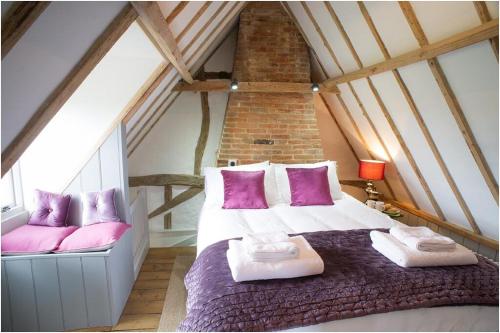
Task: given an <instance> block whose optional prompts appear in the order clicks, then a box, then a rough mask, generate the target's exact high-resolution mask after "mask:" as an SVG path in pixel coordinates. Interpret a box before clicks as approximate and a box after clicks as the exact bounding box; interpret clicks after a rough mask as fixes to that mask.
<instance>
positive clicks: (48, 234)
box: [2, 224, 78, 255]
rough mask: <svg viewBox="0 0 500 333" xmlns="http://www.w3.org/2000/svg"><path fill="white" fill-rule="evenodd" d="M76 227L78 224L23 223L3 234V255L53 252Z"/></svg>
mask: <svg viewBox="0 0 500 333" xmlns="http://www.w3.org/2000/svg"><path fill="white" fill-rule="evenodd" d="M76 229H78V227H77V226H68V227H48V226H40V225H29V224H26V225H23V226H21V227H19V228H17V229H14V230H12V231H11V232H8V233H6V234H5V235H3V236H2V255H29V254H42V253H49V252H52V251H54V250H55V249H57V247H58V246H59V244H61V242H62V241H63V240H64V239H65V238H66V237H68V236H69V235H71V234H72V233H73V232H74V231H75V230H76Z"/></svg>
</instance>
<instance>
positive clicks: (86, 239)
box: [54, 222, 131, 252]
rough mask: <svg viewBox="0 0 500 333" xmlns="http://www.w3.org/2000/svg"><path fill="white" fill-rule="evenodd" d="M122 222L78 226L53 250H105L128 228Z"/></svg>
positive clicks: (128, 226) (128, 225)
mask: <svg viewBox="0 0 500 333" xmlns="http://www.w3.org/2000/svg"><path fill="white" fill-rule="evenodd" d="M130 227H131V226H130V224H127V223H123V222H104V223H96V224H92V225H87V226H84V227H81V228H79V229H78V230H77V231H75V232H74V233H73V234H71V235H70V236H68V237H66V238H65V239H64V240H63V241H62V243H61V245H59V247H58V248H57V250H55V251H54V252H88V251H103V250H107V249H109V248H111V247H113V245H114V244H115V243H116V242H117V241H118V240H119V239H120V237H121V236H122V235H123V234H124V233H125V231H127V229H128V228H130Z"/></svg>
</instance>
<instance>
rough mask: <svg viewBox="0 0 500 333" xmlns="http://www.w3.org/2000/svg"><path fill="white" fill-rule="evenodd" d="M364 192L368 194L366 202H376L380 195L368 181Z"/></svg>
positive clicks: (371, 182)
mask: <svg viewBox="0 0 500 333" xmlns="http://www.w3.org/2000/svg"><path fill="white" fill-rule="evenodd" d="M365 192H366V193H367V194H368V199H367V200H374V201H378V199H379V195H380V193H379V192H377V188H376V187H375V185H374V184H373V181H371V180H369V181H367V182H366V188H365Z"/></svg>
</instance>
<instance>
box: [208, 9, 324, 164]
mask: <svg viewBox="0 0 500 333" xmlns="http://www.w3.org/2000/svg"><path fill="white" fill-rule="evenodd" d="M233 78H234V79H236V80H238V81H243V82H246V81H248V82H302V83H304V82H311V76H310V62H309V54H308V49H307V45H306V43H305V42H304V39H303V38H302V36H301V35H300V32H299V31H298V30H297V28H296V27H295V24H294V23H293V22H292V21H291V20H290V18H289V17H288V15H287V14H286V13H285V12H284V10H283V8H282V7H281V4H280V3H279V2H249V4H248V5H247V6H246V8H245V9H244V10H243V11H242V13H241V14H240V23H239V32H238V42H237V46H236V57H235V63H234V69H233ZM256 140H257V142H259V143H260V144H257V143H255V142H256ZM265 143H268V144H265ZM269 143H272V144H269ZM229 159H237V160H238V163H239V164H246V163H255V162H260V161H265V160H270V161H272V162H275V163H309V162H316V161H319V160H322V159H323V150H322V148H321V141H320V136H319V130H318V126H317V121H316V112H315V109H314V105H313V95H312V93H308V94H297V93H295V94H290V93H241V92H236V93H231V94H230V97H229V103H228V107H227V110H226V120H225V123H224V130H223V134H222V140H221V143H220V147H219V155H218V159H217V163H218V165H220V166H224V165H227V161H228V160H229Z"/></svg>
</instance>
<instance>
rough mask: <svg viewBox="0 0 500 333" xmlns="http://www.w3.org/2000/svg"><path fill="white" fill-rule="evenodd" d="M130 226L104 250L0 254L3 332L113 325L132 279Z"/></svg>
mask: <svg viewBox="0 0 500 333" xmlns="http://www.w3.org/2000/svg"><path fill="white" fill-rule="evenodd" d="M131 258H132V230H131V229H128V230H127V231H126V232H125V233H124V234H123V235H122V237H121V238H120V239H119V240H118V241H117V242H116V243H115V245H114V246H113V247H112V248H110V249H108V250H105V251H99V252H81V253H48V254H34V255H16V256H2V258H1V263H2V278H1V280H2V331H64V330H71V329H78V328H85V327H96V326H112V325H115V324H116V323H117V322H118V320H119V318H120V315H121V313H122V311H123V308H124V306H125V304H126V302H127V298H128V296H129V294H130V291H131V289H132V285H133V283H134V271H133V264H132V260H131Z"/></svg>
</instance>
